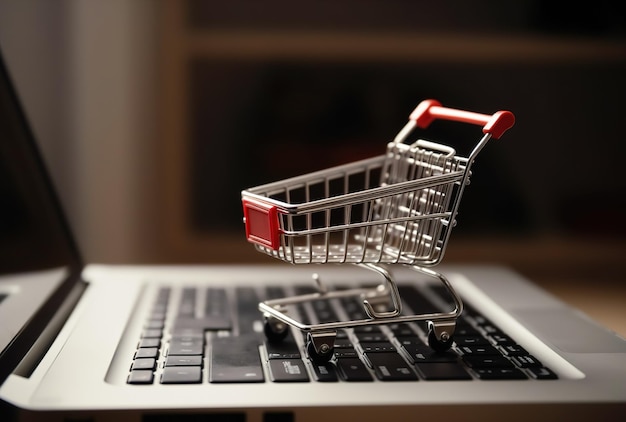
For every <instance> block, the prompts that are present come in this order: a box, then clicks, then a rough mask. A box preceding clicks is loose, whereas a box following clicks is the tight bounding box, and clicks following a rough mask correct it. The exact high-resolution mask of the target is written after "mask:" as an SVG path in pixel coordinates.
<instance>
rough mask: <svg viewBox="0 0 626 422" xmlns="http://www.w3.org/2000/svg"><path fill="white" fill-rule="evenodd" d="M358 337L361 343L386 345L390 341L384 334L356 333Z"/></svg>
mask: <svg viewBox="0 0 626 422" xmlns="http://www.w3.org/2000/svg"><path fill="white" fill-rule="evenodd" d="M356 337H357V338H358V339H359V342H361V343H384V342H388V341H389V339H388V338H387V336H386V335H385V334H383V333H382V332H373V333H356Z"/></svg>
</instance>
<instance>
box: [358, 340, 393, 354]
mask: <svg viewBox="0 0 626 422" xmlns="http://www.w3.org/2000/svg"><path fill="white" fill-rule="evenodd" d="M361 348H362V349H363V352H364V353H366V354H368V353H386V352H395V351H396V346H394V345H393V344H391V342H389V341H386V342H379V343H361Z"/></svg>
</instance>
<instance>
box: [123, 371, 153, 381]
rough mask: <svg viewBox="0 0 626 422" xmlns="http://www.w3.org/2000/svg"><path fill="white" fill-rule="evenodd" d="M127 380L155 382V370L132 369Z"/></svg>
mask: <svg viewBox="0 0 626 422" xmlns="http://www.w3.org/2000/svg"><path fill="white" fill-rule="evenodd" d="M126 382H127V383H128V384H152V383H153V382H154V372H152V371H150V370H137V371H131V372H130V375H128V380H127V381H126Z"/></svg>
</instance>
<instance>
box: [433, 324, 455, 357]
mask: <svg viewBox="0 0 626 422" xmlns="http://www.w3.org/2000/svg"><path fill="white" fill-rule="evenodd" d="M452 343H454V340H453V338H452V336H450V337H448V338H447V339H446V340H441V339H438V338H437V335H436V334H435V331H433V329H432V328H430V329H429V330H428V345H429V346H430V348H431V349H433V350H434V351H435V352H437V353H444V352H447V351H448V350H450V347H452Z"/></svg>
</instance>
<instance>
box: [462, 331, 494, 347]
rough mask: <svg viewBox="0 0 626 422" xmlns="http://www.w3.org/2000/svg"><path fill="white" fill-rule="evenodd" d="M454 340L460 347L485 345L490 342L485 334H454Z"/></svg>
mask: <svg viewBox="0 0 626 422" xmlns="http://www.w3.org/2000/svg"><path fill="white" fill-rule="evenodd" d="M454 342H455V343H456V345H457V346H458V347H463V346H484V345H487V344H489V341H488V340H487V339H486V338H484V337H483V336H480V335H476V336H457V335H456V334H455V335H454Z"/></svg>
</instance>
